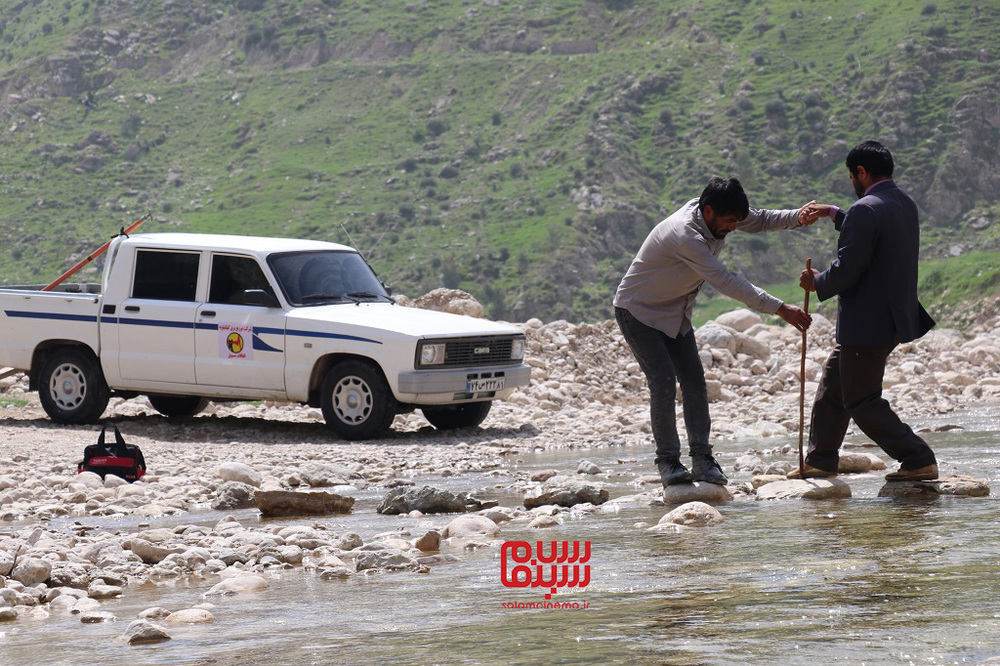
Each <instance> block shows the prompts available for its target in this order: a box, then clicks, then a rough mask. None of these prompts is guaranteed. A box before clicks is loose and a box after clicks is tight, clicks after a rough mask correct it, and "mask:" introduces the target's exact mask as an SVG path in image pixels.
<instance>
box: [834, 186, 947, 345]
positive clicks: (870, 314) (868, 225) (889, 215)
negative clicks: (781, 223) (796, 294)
mask: <svg viewBox="0 0 1000 666" xmlns="http://www.w3.org/2000/svg"><path fill="white" fill-rule="evenodd" d="M837 217H838V219H837V220H835V222H836V225H837V229H839V230H840V239H839V240H838V241H837V258H836V259H835V260H834V262H833V264H831V265H830V268H828V269H827V270H826V271H824V272H823V273H820V274H819V275H817V276H816V295H817V296H818V297H819V299H820V300H821V301H825V300H826V299H828V298H830V297H831V296H839V300H838V305H837V342H839V343H840V344H841V345H843V346H845V347H888V346H890V345H893V344H894V343H895V342H897V341H898V342H909V341H910V340H914V339H916V338H919V337H920V336H922V335H923V334H924V333H926V332H927V331H929V330H930V329H931V328H932V327H933V326H934V320H933V319H931V316H930V315H929V314H927V311H926V310H924V308H923V306H922V305H920V303H919V302H918V301H917V255H918V252H919V248H920V226H919V222H918V217H917V204H916V203H914V201H913V199H911V198H910V195H908V194H907V193H906V192H904V191H903V190H901V189H900V188H899V187H898V186H897V185H896V183H894V182H893V181H891V180H884V181H881V182H879V183H877V184H876V185H875V186H874V187H872V188H871V191H869V192H868V194H867V195H866V196H864V197H862V198H861V199H858V200H857V201H856V202H855V203H854V205H853V206H851V207H850V208H849V209H848V210H847V213H846V214H844V212H843V211H841V212H840V213H839V214H838V216H837Z"/></svg>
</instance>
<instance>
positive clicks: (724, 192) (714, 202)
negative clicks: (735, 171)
mask: <svg viewBox="0 0 1000 666" xmlns="http://www.w3.org/2000/svg"><path fill="white" fill-rule="evenodd" d="M705 206H711V207H712V211H713V212H714V213H715V214H716V215H733V214H735V215H738V216H739V218H740V219H741V220H742V219H743V218H745V217H746V216H747V215H749V214H750V202H749V201H747V193H746V192H744V191H743V185H741V184H740V181H739V180H737V179H736V178H719V177H718V176H712V179H711V180H709V181H708V185H707V186H705V189H704V191H702V193H701V198H700V199H698V210H700V211H701V213H702V215H704V214H705Z"/></svg>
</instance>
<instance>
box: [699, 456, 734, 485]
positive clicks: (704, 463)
mask: <svg viewBox="0 0 1000 666" xmlns="http://www.w3.org/2000/svg"><path fill="white" fill-rule="evenodd" d="M691 463H692V464H691V474H692V476H693V477H694V480H695V481H704V482H705V483H714V484H716V485H719V486H724V485H726V484H727V483H729V479H727V478H726V475H725V474H723V473H722V467H721V466H720V465H719V463H718V462H716V460H715V458H713V457H712V456H710V455H702V454H699V455H694V456H691Z"/></svg>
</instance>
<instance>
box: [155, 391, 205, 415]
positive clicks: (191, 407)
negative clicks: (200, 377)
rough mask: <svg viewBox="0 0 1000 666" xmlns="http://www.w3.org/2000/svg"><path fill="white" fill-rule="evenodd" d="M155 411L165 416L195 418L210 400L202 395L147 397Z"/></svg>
mask: <svg viewBox="0 0 1000 666" xmlns="http://www.w3.org/2000/svg"><path fill="white" fill-rule="evenodd" d="M146 397H147V398H149V404H151V405H152V406H153V409H155V410H156V411H158V412H159V413H161V414H163V415H164V416H172V417H181V416H194V415H195V414H198V413H199V412H201V410H203V409H205V407H207V406H208V398H203V397H202V396H200V395H155V394H150V395H147V396H146Z"/></svg>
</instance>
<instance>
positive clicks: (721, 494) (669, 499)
mask: <svg viewBox="0 0 1000 666" xmlns="http://www.w3.org/2000/svg"><path fill="white" fill-rule="evenodd" d="M732 500H733V494H732V493H731V492H729V488H727V487H726V486H720V485H718V484H716V483H705V482H703V481H695V482H694V483H678V484H677V485H675V486H667V487H666V488H664V489H663V501H664V502H666V503H667V504H686V503H687V502H731V501H732Z"/></svg>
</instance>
